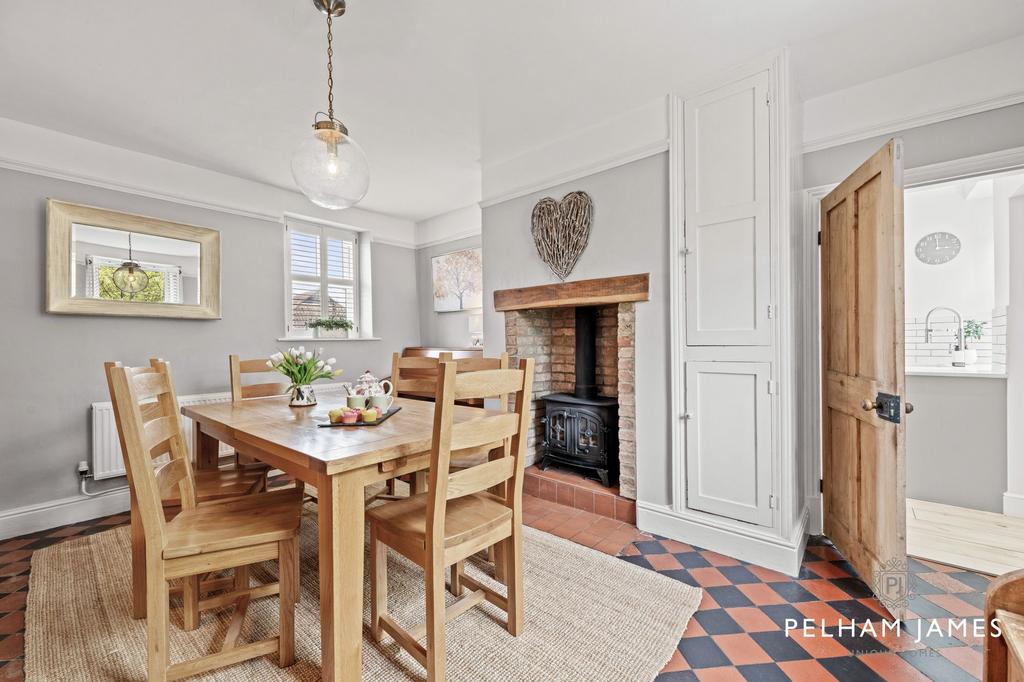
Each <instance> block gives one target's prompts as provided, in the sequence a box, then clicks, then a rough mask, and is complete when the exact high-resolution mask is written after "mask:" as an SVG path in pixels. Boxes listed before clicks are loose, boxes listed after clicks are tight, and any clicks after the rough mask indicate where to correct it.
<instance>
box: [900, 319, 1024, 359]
mask: <svg viewBox="0 0 1024 682" xmlns="http://www.w3.org/2000/svg"><path fill="white" fill-rule="evenodd" d="M924 318H925V313H921V314H920V315H914V314H912V313H910V312H909V311H908V313H907V317H906V329H905V339H904V343H905V344H906V365H907V367H936V366H949V365H950V364H951V363H952V362H953V357H952V351H953V347H954V346H955V345H956V319H955V318H954V317H953V315H952V314H950V313H947V312H944V311H943V312H939V313H936V314H935V315H933V316H932V330H933V331H932V340H931V343H925V326H924ZM971 319H973V320H979V321H981V322H984V323H985V326H984V328H983V329H982V333H981V341H973V340H972V341H968V342H967V347H968V348H974V349H975V350H977V351H978V362H977V363H976V364H978V365H984V366H989V365H991V366H992V368H993V369H1005V367H1006V308H996V309H995V310H993V311H992V312H991V313H989V314H987V315H979V314H977V313H974V314H972V313H964V320H971Z"/></svg>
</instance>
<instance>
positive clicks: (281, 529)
mask: <svg viewBox="0 0 1024 682" xmlns="http://www.w3.org/2000/svg"><path fill="white" fill-rule="evenodd" d="M107 375H108V378H109V381H110V392H111V395H112V396H113V403H114V405H115V416H116V418H117V420H118V425H119V431H120V433H121V434H122V440H123V443H124V448H123V453H124V458H125V466H126V469H128V471H129V472H130V477H129V482H130V485H131V488H132V493H133V496H134V498H135V501H136V503H137V505H138V510H139V517H140V519H141V522H142V528H143V531H144V534H145V566H146V603H147V609H146V611H147V616H146V617H147V623H146V626H147V658H148V663H147V667H148V679H149V680H150V681H151V682H156V681H162V680H168V679H179V678H182V677H188V676H190V675H196V674H199V673H202V672H205V671H208V670H212V669H214V668H219V667H222V666H225V665H230V664H234V663H238V662H241V661H244V660H248V659H251V658H256V657H259V656H265V655H267V654H270V653H273V652H275V651H276V652H277V654H278V664H279V665H281V666H282V667H283V666H288V665H291V664H292V663H293V662H294V659H295V652H294V649H295V647H294V642H295V622H294V621H295V600H296V597H297V594H298V574H297V572H296V570H295V569H296V566H297V562H296V559H295V554H296V552H297V548H298V538H297V536H298V531H299V523H300V519H301V496H300V495H299V494H298V492H297V491H295V490H294V489H289V490H284V491H277V492H273V493H263V494H259V495H245V496H242V497H237V498H231V499H227V500H220V501H216V502H210V503H207V504H204V505H198V504H197V502H196V486H195V480H194V477H193V470H192V463H191V461H190V458H189V454H188V450H187V448H186V446H185V440H184V436H183V435H182V430H181V415H180V411H179V408H178V399H177V397H176V396H175V393H174V386H173V383H172V381H171V376H170V369H169V367H168V365H167V363H164V362H161V361H154V362H151V365H150V366H148V367H122V366H120V365H117V364H114V366H112V367H108V370H107ZM153 399H155V402H153ZM164 455H167V456H168V458H167V460H166V461H165V462H162V463H161V462H159V461H158V462H157V463H156V464H155V465H154V460H162V459H163V456H164ZM172 491H173V492H174V494H176V495H177V496H178V499H179V500H180V503H181V504H180V511H179V512H178V513H177V515H175V516H173V518H171V519H170V520H168V519H167V518H166V515H165V511H164V505H163V498H164V497H166V496H167V495H168V494H171V493H172ZM274 560H276V561H277V562H278V566H279V569H278V570H279V574H278V575H279V582H278V583H276V584H272V585H261V586H258V587H256V588H250V587H249V574H248V566H249V565H250V564H254V563H259V562H263V561H274ZM225 569H235V581H234V589H233V590H232V591H230V592H227V593H224V594H218V595H215V596H211V597H208V598H206V599H200V591H201V585H200V582H199V580H200V579H199V576H200V575H201V574H206V573H209V572H216V571H221V570H225ZM176 578H180V579H182V583H183V595H182V596H183V616H182V621H183V627H184V629H186V630H194V629H195V628H196V627H198V626H199V617H200V613H201V612H202V611H204V610H207V609H212V608H220V607H223V606H227V605H231V604H235V612H234V614H233V618H232V620H231V622H230V624H229V625H228V628H227V631H226V634H225V638H224V642H223V647H222V649H221V651H220V652H218V653H213V654H209V655H206V656H203V657H200V658H197V659H194V660H190V661H183V662H180V663H175V664H173V665H171V664H170V663H169V657H168V636H167V628H168V624H169V622H170V621H169V616H170V614H169V603H168V599H169V585H168V581H169V580H173V579H176ZM278 592H279V593H280V599H279V601H280V616H279V628H280V631H279V634H278V636H277V637H272V638H269V639H266V640H262V641H260V642H253V643H249V644H242V645H238V643H237V640H238V636H239V634H240V632H241V629H242V622H243V620H244V618H245V613H246V611H247V608H248V604H249V601H250V600H251V599H256V598H259V597H264V596H269V595H272V594H275V593H278Z"/></svg>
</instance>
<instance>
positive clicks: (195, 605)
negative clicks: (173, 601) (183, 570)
mask: <svg viewBox="0 0 1024 682" xmlns="http://www.w3.org/2000/svg"><path fill="white" fill-rule="evenodd" d="M181 602H182V610H181V619H182V629H183V630H195V629H196V628H197V627H199V576H198V575H190V576H188V577H186V578H184V579H182V591H181Z"/></svg>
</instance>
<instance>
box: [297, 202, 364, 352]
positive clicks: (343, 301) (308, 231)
mask: <svg viewBox="0 0 1024 682" xmlns="http://www.w3.org/2000/svg"><path fill="white" fill-rule="evenodd" d="M285 229H286V231H287V239H286V244H287V249H288V253H287V257H286V262H287V263H288V277H287V289H288V290H287V292H286V293H287V296H286V299H287V306H288V309H287V311H286V330H285V331H286V334H287V335H288V336H289V337H292V336H295V337H301V336H313V330H312V329H311V328H310V327H309V326H308V324H309V322H311V321H312V320H315V319H322V318H337V319H346V320H349V321H351V322H352V324H353V325H355V330H358V327H359V315H358V310H357V306H358V301H359V293H358V288H359V278H358V261H359V259H358V236H357V233H355V232H349V231H347V230H342V229H338V228H333V227H326V226H320V225H313V224H310V223H304V222H298V221H292V220H289V221H288V223H287V224H286V226H285Z"/></svg>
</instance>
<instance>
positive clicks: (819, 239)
mask: <svg viewBox="0 0 1024 682" xmlns="http://www.w3.org/2000/svg"><path fill="white" fill-rule="evenodd" d="M818 246H821V230H818Z"/></svg>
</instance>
